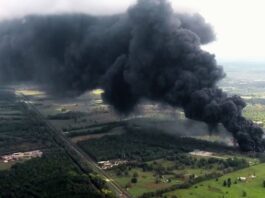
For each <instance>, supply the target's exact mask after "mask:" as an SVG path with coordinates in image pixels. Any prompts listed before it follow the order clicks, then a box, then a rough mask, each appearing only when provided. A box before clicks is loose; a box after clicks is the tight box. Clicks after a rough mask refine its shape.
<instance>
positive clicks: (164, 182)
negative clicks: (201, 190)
mask: <svg viewBox="0 0 265 198" xmlns="http://www.w3.org/2000/svg"><path fill="white" fill-rule="evenodd" d="M134 173H137V174H138V176H137V183H135V184H134V183H131V178H132V177H133V174H134ZM110 175H111V176H112V178H113V179H114V180H115V181H117V182H118V183H119V184H120V185H121V186H122V187H124V188H126V185H128V184H130V187H129V188H127V190H128V192H129V193H130V194H131V195H132V196H133V197H138V196H140V195H142V194H143V193H146V192H152V191H155V190H158V189H163V188H167V187H170V186H172V185H174V184H178V183H181V181H180V180H179V179H176V178H173V175H163V178H159V182H156V180H157V176H155V175H154V173H153V172H151V171H145V172H143V171H142V169H140V168H132V169H131V170H130V171H128V175H127V176H117V175H116V174H115V172H113V171H110ZM169 178H171V181H170V182H169Z"/></svg>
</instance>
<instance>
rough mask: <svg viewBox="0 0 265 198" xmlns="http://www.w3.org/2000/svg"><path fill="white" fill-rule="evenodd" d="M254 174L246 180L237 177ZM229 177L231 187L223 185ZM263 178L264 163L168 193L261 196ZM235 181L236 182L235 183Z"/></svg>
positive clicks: (192, 197) (186, 197) (193, 197)
mask: <svg viewBox="0 0 265 198" xmlns="http://www.w3.org/2000/svg"><path fill="white" fill-rule="evenodd" d="M251 175H255V176H256V178H252V179H251V178H249V179H247V181H238V179H237V178H238V177H247V178H248V177H249V176H251ZM228 178H231V181H232V185H231V187H224V186H223V182H224V180H227V179H228ZM264 180H265V164H259V165H255V166H252V167H250V168H245V169H242V170H239V171H235V172H233V173H230V174H227V175H224V176H222V177H220V178H219V179H218V181H216V180H214V179H213V180H208V181H205V182H201V183H199V184H196V185H194V186H192V187H191V188H189V189H185V190H177V191H175V192H171V193H168V194H167V195H168V196H169V197H170V196H172V195H176V196H177V197H178V198H205V196H206V195H207V198H219V197H220V198H238V197H248V198H263V197H264V192H265V188H264V187H263V181H264ZM235 181H236V182H237V184H235Z"/></svg>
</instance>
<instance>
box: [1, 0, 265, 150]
mask: <svg viewBox="0 0 265 198" xmlns="http://www.w3.org/2000/svg"><path fill="white" fill-rule="evenodd" d="M214 37H215V36H214V33H213V31H212V28H211V26H210V25H209V24H207V23H206V22H205V21H204V19H203V18H202V17H201V16H200V15H198V14H197V15H187V14H180V13H174V12H173V10H172V8H171V6H170V4H169V3H168V2H167V1H166V0H139V1H138V3H137V4H136V5H134V6H132V7H131V8H129V9H128V11H127V12H126V13H124V14H120V15H113V16H102V17H93V16H88V15H83V14H74V15H73V14H72V15H53V16H51V15H49V16H26V17H24V18H23V19H16V20H9V21H4V22H2V23H1V25H0V80H1V82H2V83H9V82H24V81H30V82H34V83H37V84H40V85H42V86H44V87H46V89H47V90H48V91H50V92H51V93H54V94H61V95H78V94H81V93H83V92H84V91H87V90H91V89H94V88H102V89H104V90H105V93H104V95H103V98H104V100H105V101H106V102H107V103H109V104H111V105H112V106H113V107H114V108H115V109H116V110H117V111H119V112H121V113H125V114H126V113H129V112H131V111H133V109H134V107H135V105H136V104H137V103H138V102H139V101H140V100H141V99H149V100H152V101H158V102H160V103H166V104H169V105H171V106H173V107H182V108H183V109H184V111H185V115H186V116H187V117H188V118H191V119H195V120H200V121H204V122H206V123H208V125H209V126H211V127H215V126H216V125H217V124H218V123H222V124H223V125H224V126H225V127H226V128H227V129H228V130H229V131H230V132H231V133H232V134H233V136H234V137H235V138H236V139H237V141H238V143H239V146H240V148H241V149H242V150H244V151H263V150H264V141H263V139H262V135H263V131H262V129H261V128H259V127H257V126H255V125H254V124H253V123H252V122H251V121H249V120H247V119H245V118H244V117H242V109H243V108H244V106H245V103H244V101H243V100H242V99H241V98H240V97H238V96H227V95H226V93H224V92H223V91H222V90H220V89H218V87H217V86H216V84H217V82H218V81H219V80H220V79H222V78H223V77H224V76H225V75H224V72H223V70H222V67H220V66H218V65H217V63H216V61H215V57H214V55H212V54H210V53H208V52H206V51H203V50H202V49H201V47H200V46H201V45H202V44H207V43H209V42H211V41H213V40H214Z"/></svg>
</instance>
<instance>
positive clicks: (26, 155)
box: [0, 150, 43, 163]
mask: <svg viewBox="0 0 265 198" xmlns="http://www.w3.org/2000/svg"><path fill="white" fill-rule="evenodd" d="M42 154H43V153H42V151H40V150H34V151H28V152H18V153H12V154H10V155H3V156H1V157H0V159H2V161H3V162H4V163H8V162H9V161H18V160H26V159H31V158H36V157H41V156H42Z"/></svg>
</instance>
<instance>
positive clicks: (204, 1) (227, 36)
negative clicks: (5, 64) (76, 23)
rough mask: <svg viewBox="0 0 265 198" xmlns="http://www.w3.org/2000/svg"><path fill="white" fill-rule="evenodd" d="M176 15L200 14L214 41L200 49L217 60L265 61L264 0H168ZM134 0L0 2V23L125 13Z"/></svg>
mask: <svg viewBox="0 0 265 198" xmlns="http://www.w3.org/2000/svg"><path fill="white" fill-rule="evenodd" d="M169 1H170V2H171V3H172V6H173V8H174V10H176V11H179V12H191V13H193V12H199V13H200V14H201V15H203V16H204V18H205V19H206V21H207V22H209V23H211V25H212V26H213V28H214V30H215V33H216V35H217V40H216V41H215V42H212V43H211V44H208V45H207V46H203V48H204V49H205V50H207V51H210V52H211V53H214V54H215V55H216V57H217V59H218V60H220V61H249V62H265V23H264V19H265V12H264V7H265V1H264V0H169ZM135 2H136V0H0V20H4V19H10V18H14V17H22V16H24V15H27V14H54V13H56V14H57V13H65V12H67V13H69V12H70V13H77V12H81V13H88V14H93V15H102V14H104V15H106V14H107V15H108V14H112V13H120V12H124V11H125V10H126V9H127V8H128V7H129V6H130V5H132V4H134V3H135Z"/></svg>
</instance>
